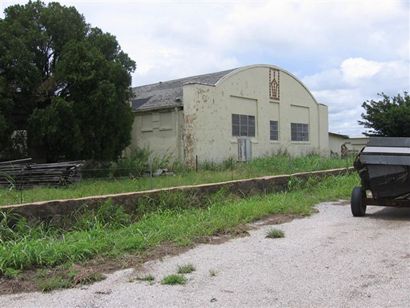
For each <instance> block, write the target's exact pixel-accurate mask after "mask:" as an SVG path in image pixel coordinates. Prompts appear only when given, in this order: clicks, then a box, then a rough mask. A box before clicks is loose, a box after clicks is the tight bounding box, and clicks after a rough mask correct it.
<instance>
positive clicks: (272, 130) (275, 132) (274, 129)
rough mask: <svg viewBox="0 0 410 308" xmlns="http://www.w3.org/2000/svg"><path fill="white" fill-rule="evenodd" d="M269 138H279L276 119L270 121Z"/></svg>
mask: <svg viewBox="0 0 410 308" xmlns="http://www.w3.org/2000/svg"><path fill="white" fill-rule="evenodd" d="M269 126H270V140H278V139H279V131H278V121H270V123H269Z"/></svg>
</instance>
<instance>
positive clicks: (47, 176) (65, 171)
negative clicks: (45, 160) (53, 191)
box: [0, 158, 82, 189]
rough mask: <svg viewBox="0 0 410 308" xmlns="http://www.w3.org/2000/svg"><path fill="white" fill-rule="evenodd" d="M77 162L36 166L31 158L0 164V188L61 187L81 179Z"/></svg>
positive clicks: (79, 164) (79, 165) (79, 163)
mask: <svg viewBox="0 0 410 308" xmlns="http://www.w3.org/2000/svg"><path fill="white" fill-rule="evenodd" d="M81 165H82V163H81V162H78V161H71V162H61V163H52V164H36V163H32V162H31V158H26V159H19V160H12V161H5V162H0V187H14V188H16V189H23V188H29V187H33V186H62V185H67V184H71V183H74V182H78V181H79V180H80V179H81V173H80V167H81Z"/></svg>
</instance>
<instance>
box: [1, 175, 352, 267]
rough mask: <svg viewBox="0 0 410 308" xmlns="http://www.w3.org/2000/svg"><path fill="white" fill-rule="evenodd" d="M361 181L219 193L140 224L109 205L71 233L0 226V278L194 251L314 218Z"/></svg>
mask: <svg viewBox="0 0 410 308" xmlns="http://www.w3.org/2000/svg"><path fill="white" fill-rule="evenodd" d="M358 181H359V180H358V177H357V176H356V175H355V174H352V175H345V176H338V177H329V178H326V179H323V180H322V181H318V180H314V179H312V180H308V181H307V182H306V183H305V184H303V185H302V184H300V183H299V184H298V185H294V187H293V189H292V190H291V191H288V192H284V193H276V194H267V195H258V196H253V197H250V198H245V199H239V200H238V199H232V198H226V197H224V196H223V195H222V196H218V194H216V196H210V197H209V200H210V201H209V203H207V204H206V206H205V207H198V208H186V207H183V206H182V207H180V208H168V207H167V206H166V204H165V205H164V206H163V207H160V208H159V209H158V210H156V211H152V212H150V211H147V212H145V213H143V214H142V216H138V218H135V219H137V220H133V219H134V218H133V217H127V214H125V213H123V212H121V210H118V208H121V207H117V208H116V209H115V211H114V212H113V211H112V209H113V207H109V206H107V207H106V208H105V209H104V207H102V208H103V210H101V211H102V212H98V213H96V214H95V215H89V216H87V215H85V216H82V217H80V218H78V221H77V222H76V223H74V224H73V226H72V227H70V228H69V229H67V230H63V229H59V228H57V227H53V226H50V225H47V224H45V223H41V224H37V225H35V226H29V225H27V224H26V223H25V221H24V220H20V221H17V222H16V223H15V224H14V227H13V228H8V227H7V224H3V225H2V224H0V275H1V274H3V275H5V274H6V273H13V270H17V271H22V270H26V269H33V268H34V269H35V268H52V267H56V266H59V265H64V264H73V263H77V262H82V261H86V260H90V259H92V258H95V257H97V256H100V257H108V258H116V257H119V256H121V255H123V254H124V253H135V254H140V253H144V252H145V251H147V250H148V249H150V248H154V247H156V246H158V245H160V244H161V243H173V244H176V245H179V246H189V245H192V244H193V243H195V242H196V241H198V240H199V239H201V238H202V237H208V236H213V235H216V234H221V233H229V232H230V231H233V230H235V228H236V227H237V226H238V225H241V224H246V223H248V222H251V221H255V220H257V219H261V218H263V217H266V216H267V215H270V214H279V213H282V214H299V215H309V214H310V213H311V208H312V206H313V205H315V204H317V203H318V202H321V201H328V200H338V199H342V198H348V196H349V195H350V192H351V189H352V187H354V186H356V185H357V184H358ZM169 198H171V199H172V194H169ZM174 201H175V200H174ZM177 201H178V200H176V202H177ZM164 202H166V201H165V200H164ZM117 211H119V212H117ZM98 217H99V218H98ZM2 221H4V219H3V220H2ZM0 222H1V221H0Z"/></svg>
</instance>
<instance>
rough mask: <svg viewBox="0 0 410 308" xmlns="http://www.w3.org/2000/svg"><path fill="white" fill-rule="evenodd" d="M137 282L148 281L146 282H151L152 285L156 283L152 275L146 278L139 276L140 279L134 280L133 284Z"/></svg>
mask: <svg viewBox="0 0 410 308" xmlns="http://www.w3.org/2000/svg"><path fill="white" fill-rule="evenodd" d="M135 280H137V281H146V282H149V283H150V284H152V283H153V282H154V281H155V277H154V276H152V275H151V274H149V275H145V276H138V277H136V278H134V279H132V280H131V282H134V281H135Z"/></svg>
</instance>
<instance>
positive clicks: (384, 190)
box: [350, 137, 410, 217]
mask: <svg viewBox="0 0 410 308" xmlns="http://www.w3.org/2000/svg"><path fill="white" fill-rule="evenodd" d="M353 166H354V168H355V169H356V170H357V171H358V173H359V176H360V179H361V187H360V186H359V187H355V188H354V189H353V191H352V197H351V203H350V204H351V210H352V214H353V216H355V217H358V216H364V215H365V214H366V206H367V205H380V206H396V207H402V206H410V138H404V137H371V138H370V139H369V143H368V144H367V145H366V146H365V147H364V148H363V149H362V151H361V152H360V153H359V154H358V156H357V157H356V159H355V162H354V164H353Z"/></svg>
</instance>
